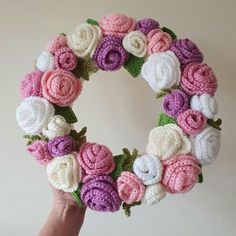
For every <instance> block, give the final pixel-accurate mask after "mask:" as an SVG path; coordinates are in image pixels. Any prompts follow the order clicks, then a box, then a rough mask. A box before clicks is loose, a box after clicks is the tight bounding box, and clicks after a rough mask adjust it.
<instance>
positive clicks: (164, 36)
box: [147, 29, 172, 55]
mask: <svg viewBox="0 0 236 236" xmlns="http://www.w3.org/2000/svg"><path fill="white" fill-rule="evenodd" d="M147 40H148V54H149V55H151V54H154V53H158V52H164V51H166V50H168V49H169V48H170V46H171V44H172V38H171V36H170V35H169V34H168V33H166V32H163V31H161V30H160V29H154V30H152V31H150V32H149V33H148V35H147Z"/></svg>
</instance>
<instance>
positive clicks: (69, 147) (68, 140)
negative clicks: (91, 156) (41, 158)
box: [48, 135, 76, 157]
mask: <svg viewBox="0 0 236 236" xmlns="http://www.w3.org/2000/svg"><path fill="white" fill-rule="evenodd" d="M75 148H76V143H75V141H74V139H73V138H72V137H71V136H68V135H65V136H59V137H56V138H54V139H52V140H50V141H49V142H48V150H49V152H50V154H51V155H52V156H54V157H58V156H64V155H67V154H70V153H71V152H72V151H75Z"/></svg>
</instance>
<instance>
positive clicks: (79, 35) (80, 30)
mask: <svg viewBox="0 0 236 236" xmlns="http://www.w3.org/2000/svg"><path fill="white" fill-rule="evenodd" d="M101 38H102V31H101V29H100V27H98V26H97V25H91V24H88V23H84V24H81V25H78V26H77V27H76V29H75V30H74V31H73V32H72V33H70V34H68V35H67V36H66V39H67V44H68V46H69V47H70V48H71V49H72V50H73V51H74V53H75V55H77V56H78V57H87V56H89V57H92V56H93V54H94V52H95V49H96V47H97V45H98V43H99V41H100V39H101Z"/></svg>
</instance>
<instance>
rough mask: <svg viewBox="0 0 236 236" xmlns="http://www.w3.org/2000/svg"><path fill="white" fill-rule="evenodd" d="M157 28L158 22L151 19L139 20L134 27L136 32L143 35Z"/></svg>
mask: <svg viewBox="0 0 236 236" xmlns="http://www.w3.org/2000/svg"><path fill="white" fill-rule="evenodd" d="M157 28H159V22H158V21H156V20H154V19H151V18H144V19H142V20H139V21H138V22H137V25H136V30H139V31H141V32H142V33H144V34H145V35H147V34H148V33H149V32H150V31H151V30H153V29H157Z"/></svg>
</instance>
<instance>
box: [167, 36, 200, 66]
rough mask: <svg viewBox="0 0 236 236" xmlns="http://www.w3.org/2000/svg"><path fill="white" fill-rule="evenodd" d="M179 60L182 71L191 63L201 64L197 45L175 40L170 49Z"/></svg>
mask: <svg viewBox="0 0 236 236" xmlns="http://www.w3.org/2000/svg"><path fill="white" fill-rule="evenodd" d="M170 50H171V51H173V52H174V53H175V55H176V56H177V57H178V58H179V61H180V64H181V67H182V69H184V68H185V67H186V66H187V65H188V64H190V63H193V62H199V63H201V62H202V61H203V55H202V53H201V51H200V50H199V48H198V47H197V45H196V44H195V43H193V42H192V41H191V40H189V39H178V40H175V41H174V42H173V44H172V46H171V48H170Z"/></svg>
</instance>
